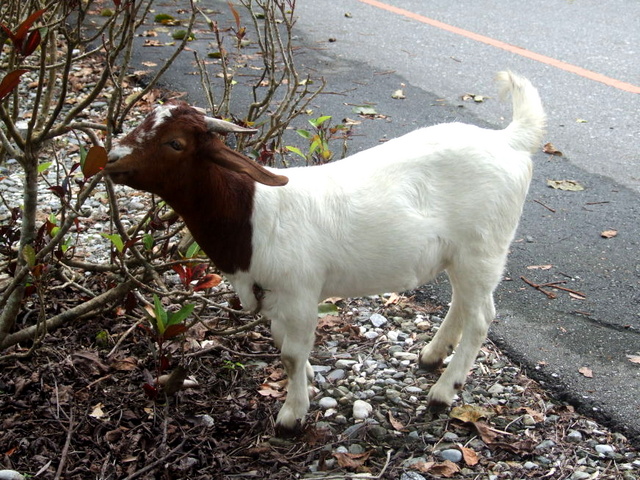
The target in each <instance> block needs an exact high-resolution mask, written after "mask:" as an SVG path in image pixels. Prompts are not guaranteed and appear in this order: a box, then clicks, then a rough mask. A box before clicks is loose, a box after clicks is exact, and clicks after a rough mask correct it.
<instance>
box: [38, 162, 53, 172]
mask: <svg viewBox="0 0 640 480" xmlns="http://www.w3.org/2000/svg"><path fill="white" fill-rule="evenodd" d="M50 166H51V162H44V163H41V164H40V165H38V173H42V172H44V171H46V170H48V169H49V167H50Z"/></svg>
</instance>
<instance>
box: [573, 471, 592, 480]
mask: <svg viewBox="0 0 640 480" xmlns="http://www.w3.org/2000/svg"><path fill="white" fill-rule="evenodd" d="M587 478H591V475H590V474H588V473H587V472H582V471H580V470H577V471H575V472H573V473H572V474H571V476H570V477H569V480H586V479H587Z"/></svg>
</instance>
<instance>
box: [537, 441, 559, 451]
mask: <svg viewBox="0 0 640 480" xmlns="http://www.w3.org/2000/svg"><path fill="white" fill-rule="evenodd" d="M555 446H556V444H555V442H554V441H553V440H545V441H543V442H541V443H539V444H538V445H536V448H535V450H546V449H548V448H553V447H555Z"/></svg>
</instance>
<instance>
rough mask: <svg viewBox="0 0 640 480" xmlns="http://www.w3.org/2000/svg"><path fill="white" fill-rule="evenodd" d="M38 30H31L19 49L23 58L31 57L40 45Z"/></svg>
mask: <svg viewBox="0 0 640 480" xmlns="http://www.w3.org/2000/svg"><path fill="white" fill-rule="evenodd" d="M40 40H41V38H40V30H33V31H32V32H31V33H30V34H29V36H28V37H27V41H26V43H24V44H22V46H21V48H20V53H21V54H22V56H24V57H28V56H29V55H31V54H32V53H33V52H34V51H35V49H36V48H38V45H40Z"/></svg>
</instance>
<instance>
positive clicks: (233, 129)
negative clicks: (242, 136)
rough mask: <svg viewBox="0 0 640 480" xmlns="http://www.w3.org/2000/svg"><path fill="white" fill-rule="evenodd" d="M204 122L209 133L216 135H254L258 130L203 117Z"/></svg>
mask: <svg viewBox="0 0 640 480" xmlns="http://www.w3.org/2000/svg"><path fill="white" fill-rule="evenodd" d="M204 121H205V123H206V124H207V127H208V128H209V131H210V132H217V133H256V132H257V131H258V130H257V129H255V128H245V127H241V126H239V125H236V124H235V123H231V122H227V121H225V120H220V119H219V118H212V117H207V116H205V117H204Z"/></svg>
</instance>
